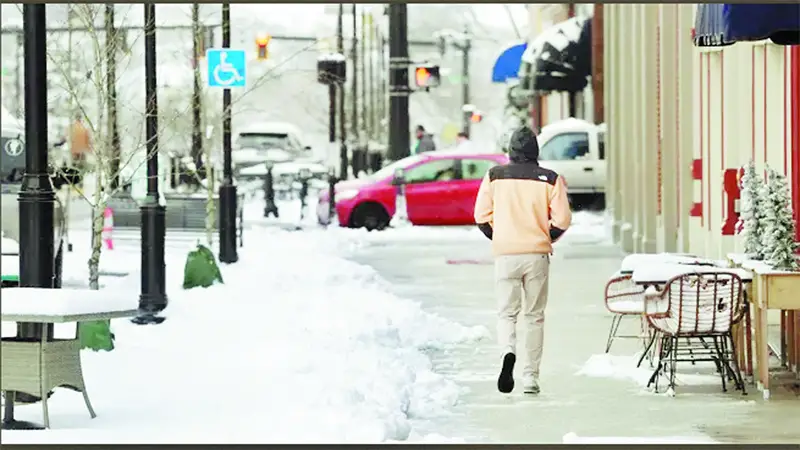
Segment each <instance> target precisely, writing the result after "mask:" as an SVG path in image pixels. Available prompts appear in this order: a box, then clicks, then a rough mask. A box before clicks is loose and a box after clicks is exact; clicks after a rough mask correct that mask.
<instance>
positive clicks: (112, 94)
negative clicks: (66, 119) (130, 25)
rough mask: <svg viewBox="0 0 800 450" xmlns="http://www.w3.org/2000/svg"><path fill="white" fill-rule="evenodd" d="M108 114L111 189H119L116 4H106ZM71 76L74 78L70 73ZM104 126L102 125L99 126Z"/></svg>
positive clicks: (120, 155) (119, 156) (120, 154)
mask: <svg viewBox="0 0 800 450" xmlns="http://www.w3.org/2000/svg"><path fill="white" fill-rule="evenodd" d="M105 31H106V94H107V99H106V101H107V103H106V114H107V116H108V118H107V119H106V120H108V128H107V130H108V143H109V144H110V145H111V161H110V163H111V164H110V166H111V167H110V171H111V189H116V188H117V187H119V177H120V174H119V166H120V159H121V158H122V152H121V149H120V142H119V123H118V120H117V45H118V44H119V36H117V30H116V28H115V25H114V4H113V3H106V14H105ZM69 76H72V74H71V73H70V74H69ZM99 126H102V125H99Z"/></svg>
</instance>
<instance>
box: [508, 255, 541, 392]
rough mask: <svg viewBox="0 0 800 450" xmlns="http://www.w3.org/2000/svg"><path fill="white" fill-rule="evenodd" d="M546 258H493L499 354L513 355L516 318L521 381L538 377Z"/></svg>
mask: <svg viewBox="0 0 800 450" xmlns="http://www.w3.org/2000/svg"><path fill="white" fill-rule="evenodd" d="M549 274H550V255H547V254H524V255H502V256H498V257H496V258H495V261H494V278H495V289H496V292H497V340H498V343H499V344H500V348H501V351H502V355H505V354H506V353H514V354H518V353H517V351H516V350H517V349H516V346H517V317H519V316H520V313H522V325H523V327H524V333H525V356H526V357H525V358H523V360H524V363H525V365H524V366H523V372H522V376H523V378H530V377H538V376H539V365H540V364H541V362H542V345H543V339H544V308H545V306H547V280H548V277H549Z"/></svg>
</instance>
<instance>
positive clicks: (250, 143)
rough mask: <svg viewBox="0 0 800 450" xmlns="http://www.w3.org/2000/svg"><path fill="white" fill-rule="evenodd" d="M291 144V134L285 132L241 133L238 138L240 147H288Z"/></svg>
mask: <svg viewBox="0 0 800 450" xmlns="http://www.w3.org/2000/svg"><path fill="white" fill-rule="evenodd" d="M290 145H291V143H290V141H289V135H287V134H284V133H241V134H240V135H239V138H238V139H237V140H236V146H237V147H238V148H256V149H264V148H270V147H281V148H286V147H289V146H290Z"/></svg>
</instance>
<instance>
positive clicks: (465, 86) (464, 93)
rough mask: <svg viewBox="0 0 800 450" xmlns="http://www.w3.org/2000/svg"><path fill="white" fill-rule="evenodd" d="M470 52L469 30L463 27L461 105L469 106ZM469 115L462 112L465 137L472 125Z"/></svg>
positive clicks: (470, 38) (470, 39) (468, 134)
mask: <svg viewBox="0 0 800 450" xmlns="http://www.w3.org/2000/svg"><path fill="white" fill-rule="evenodd" d="M470 50H472V37H471V36H470V34H469V28H468V27H467V26H466V25H465V26H464V42H463V43H462V45H461V104H462V105H469V104H470V103H472V102H471V99H470V95H469V94H470V92H469V52H470ZM471 115H472V114H471V113H467V112H464V113H463V118H464V126H463V128H464V131H465V132H466V133H467V136H470V128H471V125H472V121H471Z"/></svg>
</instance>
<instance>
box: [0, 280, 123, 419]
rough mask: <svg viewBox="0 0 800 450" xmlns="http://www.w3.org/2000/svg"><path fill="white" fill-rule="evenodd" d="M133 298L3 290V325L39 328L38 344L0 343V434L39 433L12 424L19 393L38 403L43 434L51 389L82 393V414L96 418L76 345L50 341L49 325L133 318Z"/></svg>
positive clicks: (70, 291)
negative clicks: (0, 405) (1, 405)
mask: <svg viewBox="0 0 800 450" xmlns="http://www.w3.org/2000/svg"><path fill="white" fill-rule="evenodd" d="M137 307H138V298H137V297H136V296H131V295H128V294H126V293H124V292H122V293H120V292H113V291H112V292H109V291H92V290H88V289H43V288H4V289H3V290H2V302H0V312H1V313H2V314H0V316H1V317H0V319H2V321H3V322H17V323H18V324H19V323H28V324H40V325H41V327H42V333H41V334H42V336H41V339H40V340H31V339H26V338H24V337H13V338H3V339H2V351H0V354H1V355H0V356H1V357H2V364H1V366H2V377H0V390H2V391H3V392H4V393H5V396H6V401H5V412H4V415H3V428H4V429H8V428H15V429H20V428H23V429H31V428H33V429H36V428H41V426H38V425H36V424H32V423H29V422H20V421H16V420H14V403H15V402H14V399H15V397H16V393H17V392H23V393H26V394H29V395H33V396H36V397H38V398H41V399H42V410H43V414H44V428H49V427H50V418H49V415H48V411H47V395H48V392H50V391H51V390H52V389H53V388H56V387H59V386H67V387H70V388H72V389H75V390H77V391H79V392H82V393H83V399H84V401H85V402H86V408H87V409H88V410H89V414H90V415H91V416H92V418H94V417H95V413H94V410H93V409H92V405H91V403H90V402H89V396H88V395H87V393H86V385H85V382H84V379H83V372H82V370H81V357H80V341H79V340H78V336H77V333H76V336H75V338H73V339H54V338H53V337H52V333H50V332H49V331H48V328H49V327H48V325H51V324H55V323H68V322H87V321H95V320H109V319H115V318H120V317H132V316H135V315H136V314H137Z"/></svg>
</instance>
